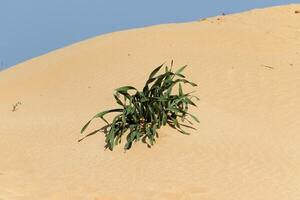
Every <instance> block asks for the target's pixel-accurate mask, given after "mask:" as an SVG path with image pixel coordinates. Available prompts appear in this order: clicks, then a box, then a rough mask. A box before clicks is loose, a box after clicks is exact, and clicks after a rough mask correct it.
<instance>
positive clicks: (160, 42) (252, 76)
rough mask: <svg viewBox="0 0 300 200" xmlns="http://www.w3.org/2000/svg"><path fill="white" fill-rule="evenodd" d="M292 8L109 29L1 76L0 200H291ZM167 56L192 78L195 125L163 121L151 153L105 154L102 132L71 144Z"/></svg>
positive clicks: (298, 146)
mask: <svg viewBox="0 0 300 200" xmlns="http://www.w3.org/2000/svg"><path fill="white" fill-rule="evenodd" d="M296 10H300V4H293V5H286V6H278V7H271V8H265V9H255V10H251V11H248V12H244V13H239V14H232V15H226V16H216V17H212V18H208V19H202V20H201V19H199V21H194V22H190V23H180V24H166V25H158V26H152V27H147V28H140V29H134V30H127V31H121V32H116V33H111V34H107V35H102V36H99V37H95V38H92V39H89V40H86V41H83V42H80V43H77V44H74V45H71V46H68V47H65V48H62V49H59V50H57V51H54V52H51V53H49V54H47V55H43V56H40V57H37V58H35V59H32V60H29V61H26V62H24V63H21V64H18V65H16V66H14V67H11V68H9V69H7V70H4V71H1V72H0V91H1V93H0V157H1V161H0V199H3V200H15V199H16V200H23V199H26V200H27V199H30V200H34V199H38V200H40V199H46V200H48V199H51V200H52V199H64V200H65V199H72V200H77V199H78V200H81V199H93V200H129V199H130V200H131V199H132V200H140V199H142V200H144V199H145V200H200V199H201V200H202V199H203V200H204V199H205V200H217V199H218V200H221V199H222V200H267V199H272V200H285V199H286V200H299V199H300V134H299V133H300V122H299V120H300V14H299V13H297V12H295V11H296ZM172 59H173V60H174V63H175V66H177V67H180V66H182V65H185V64H188V65H189V67H188V68H187V69H186V71H185V74H186V75H187V77H188V78H189V79H190V80H192V81H194V82H196V83H198V85H199V87H198V88H197V96H199V97H200V99H201V100H200V101H199V102H198V108H196V109H193V110H192V112H193V113H194V114H195V115H197V116H198V118H199V119H200V121H201V123H200V124H197V125H196V127H197V131H191V132H192V134H191V135H190V136H186V135H183V134H180V133H179V132H176V131H175V130H174V129H171V128H169V127H164V128H162V129H161V130H159V134H160V138H159V139H158V140H157V143H156V144H155V145H154V146H153V147H152V148H151V149H149V148H147V146H146V145H145V144H143V143H137V144H135V145H134V146H133V148H132V149H131V150H130V151H127V152H126V153H124V150H123V144H124V143H123V144H122V145H120V146H117V147H116V148H115V150H114V151H113V152H111V151H109V150H106V151H105V150H104V135H103V134H97V135H95V136H91V137H89V138H87V139H85V140H83V141H82V142H80V143H78V142H77V140H78V139H80V138H81V137H82V135H80V134H79V132H80V129H81V128H82V126H83V125H84V124H85V122H86V121H87V120H89V119H90V117H92V116H93V115H94V114H96V113H97V112H98V111H102V110H106V109H108V108H111V107H115V103H114V99H113V96H112V92H113V90H114V89H115V88H117V87H119V86H123V85H134V86H136V87H138V88H141V87H142V86H143V84H144V81H145V80H146V79H147V76H148V74H149V72H151V71H152V69H154V67H156V66H158V65H160V64H161V63H163V62H165V61H166V62H170V61H171V60H172ZM190 89H191V88H189V87H186V90H187V91H188V90H190ZM17 102H21V103H22V104H21V105H19V106H18V107H17V110H16V111H15V112H12V111H11V110H12V105H13V104H15V103H17ZM102 125H104V124H103V122H102V121H100V120H99V121H97V120H96V121H94V122H93V124H92V126H91V127H90V128H89V131H92V130H94V128H97V127H100V126H102Z"/></svg>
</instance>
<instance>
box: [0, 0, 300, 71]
mask: <svg viewBox="0 0 300 200" xmlns="http://www.w3.org/2000/svg"><path fill="white" fill-rule="evenodd" d="M288 3H300V0H294V1H289V0H221V1H220V0H209V1H204V0H180V1H179V0H151V1H146V0H144V1H143V0H126V1H125V0H118V1H117V0H105V1H104V0H0V69H1V68H2V69H3V68H6V67H9V66H12V65H15V64H16V63H19V62H22V61H24V60H27V59H30V58H33V57H36V56H39V55H42V54H45V53H47V52H49V51H52V50H55V49H57V48H61V47H63V46H66V45H69V44H72V43H74V42H77V41H80V40H84V39H87V38H90V37H93V36H96V35H100V34H104V33H108V32H113V31H118V30H123V29H130V28H135V27H143V26H148V25H153V24H161V23H172V22H185V21H193V20H197V19H200V18H203V17H209V16H214V15H219V14H221V13H223V12H224V13H236V12H241V11H245V10H249V9H252V8H259V7H268V6H274V5H281V4H288Z"/></svg>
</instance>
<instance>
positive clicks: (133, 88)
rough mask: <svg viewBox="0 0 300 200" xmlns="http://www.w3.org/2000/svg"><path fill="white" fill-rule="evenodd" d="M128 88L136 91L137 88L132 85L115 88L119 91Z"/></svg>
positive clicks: (124, 90)
mask: <svg viewBox="0 0 300 200" xmlns="http://www.w3.org/2000/svg"><path fill="white" fill-rule="evenodd" d="M128 90H136V91H137V89H136V88H135V87H132V86H123V87H119V88H117V89H116V91H117V92H120V93H122V92H127V91H128Z"/></svg>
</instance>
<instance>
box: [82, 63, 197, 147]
mask: <svg viewBox="0 0 300 200" xmlns="http://www.w3.org/2000/svg"><path fill="white" fill-rule="evenodd" d="M163 66H165V65H164V64H162V65H160V66H159V67H157V68H156V69H154V70H153V71H152V72H151V74H150V75H149V78H148V80H147V81H146V84H145V86H144V88H143V90H142V91H139V90H137V89H136V88H135V87H132V86H123V87H120V88H117V89H116V90H115V93H114V98H115V100H116V103H117V104H119V105H120V108H116V109H111V110H106V111H103V112H100V113H98V114H96V115H95V116H94V117H93V118H92V119H91V120H90V121H88V122H87V123H86V124H85V125H84V126H83V128H82V130H81V133H83V132H84V131H85V130H86V128H87V127H88V126H89V124H90V123H91V121H92V120H93V119H95V118H101V119H102V120H103V121H104V122H106V123H107V125H106V126H105V127H103V128H101V129H98V130H96V131H94V132H92V133H90V134H88V135H92V134H95V133H96V132H98V131H101V130H103V131H104V133H105V136H106V140H105V142H106V148H109V149H110V150H113V148H114V146H115V145H117V144H119V143H121V139H122V136H123V135H124V134H125V133H126V132H127V131H128V134H127V137H126V139H127V142H126V144H125V147H124V148H125V150H127V149H130V148H131V146H132V144H133V142H136V141H139V140H142V141H143V142H145V143H147V144H148V145H149V146H150V145H153V144H154V142H155V139H156V138H158V132H157V130H158V129H159V128H160V127H162V126H165V125H167V124H168V125H169V126H171V127H173V128H175V129H177V130H178V131H180V132H181V133H183V134H189V133H187V132H186V131H185V130H183V129H182V126H184V127H189V128H193V127H192V126H190V125H192V122H191V121H190V120H189V119H188V118H189V117H191V118H192V119H193V120H195V121H196V122H199V121H198V119H197V118H196V117H195V116H194V115H192V114H191V113H189V112H188V109H189V105H192V106H196V104H195V103H194V102H193V101H192V99H193V98H195V99H196V100H198V98H197V97H195V96H193V95H191V93H184V92H183V89H182V83H183V84H189V85H191V86H193V87H195V86H197V85H196V84H195V83H192V82H190V81H188V80H187V79H185V76H184V75H183V74H182V72H183V70H184V69H185V68H186V66H183V67H181V68H180V69H178V70H177V71H176V72H173V71H172V66H173V61H172V62H171V66H170V68H168V66H165V70H164V73H162V74H160V75H157V73H158V72H159V71H160V69H161V68H162V67H163ZM176 85H177V86H176ZM174 86H176V87H177V88H178V92H177V93H176V94H174V92H173V88H174ZM109 113H116V115H115V117H114V118H113V120H112V122H108V121H107V120H106V119H105V118H104V116H105V115H107V114H109ZM179 119H180V120H181V121H179ZM185 121H188V122H189V123H190V125H185V124H182V123H183V122H185ZM180 122H182V123H180Z"/></svg>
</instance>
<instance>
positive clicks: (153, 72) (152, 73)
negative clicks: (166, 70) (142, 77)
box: [148, 63, 165, 80]
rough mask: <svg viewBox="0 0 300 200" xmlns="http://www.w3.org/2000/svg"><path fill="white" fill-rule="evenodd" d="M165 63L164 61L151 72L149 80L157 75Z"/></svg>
mask: <svg viewBox="0 0 300 200" xmlns="http://www.w3.org/2000/svg"><path fill="white" fill-rule="evenodd" d="M164 64H165V63H163V64H161V65H160V66H158V67H157V68H155V69H154V70H153V71H152V72H151V74H150V76H149V78H148V79H149V80H150V79H152V78H153V77H154V76H155V74H156V73H157V72H158V71H159V70H160V68H161V67H162V66H163V65H164Z"/></svg>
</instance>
